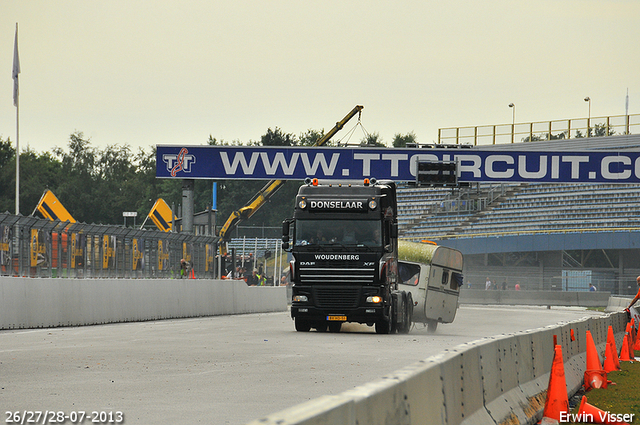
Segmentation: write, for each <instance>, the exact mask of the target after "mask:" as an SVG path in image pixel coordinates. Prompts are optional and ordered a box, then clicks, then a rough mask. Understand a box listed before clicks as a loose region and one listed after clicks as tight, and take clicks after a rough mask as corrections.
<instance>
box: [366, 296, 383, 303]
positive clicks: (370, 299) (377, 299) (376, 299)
mask: <svg viewBox="0 0 640 425" xmlns="http://www.w3.org/2000/svg"><path fill="white" fill-rule="evenodd" d="M367 302H368V303H374V304H380V303H381V302H382V297H380V296H378V295H373V296H370V297H367Z"/></svg>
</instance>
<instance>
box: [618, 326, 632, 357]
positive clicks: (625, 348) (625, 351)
mask: <svg viewBox="0 0 640 425" xmlns="http://www.w3.org/2000/svg"><path fill="white" fill-rule="evenodd" d="M633 360H634V359H632V358H631V357H630V356H629V333H628V332H625V334H624V339H623V340H622V348H621V349H620V361H621V362H631V361H633Z"/></svg>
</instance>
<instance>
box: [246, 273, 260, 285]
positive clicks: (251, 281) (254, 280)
mask: <svg viewBox="0 0 640 425" xmlns="http://www.w3.org/2000/svg"><path fill="white" fill-rule="evenodd" d="M258 283H259V279H258V269H253V273H251V275H249V276H248V277H247V285H249V286H256V285H258Z"/></svg>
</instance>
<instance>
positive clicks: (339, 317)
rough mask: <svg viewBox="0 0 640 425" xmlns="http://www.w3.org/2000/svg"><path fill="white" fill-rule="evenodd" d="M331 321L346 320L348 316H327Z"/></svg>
mask: <svg viewBox="0 0 640 425" xmlns="http://www.w3.org/2000/svg"><path fill="white" fill-rule="evenodd" d="M327 320H329V321H337V322H346V321H347V316H327Z"/></svg>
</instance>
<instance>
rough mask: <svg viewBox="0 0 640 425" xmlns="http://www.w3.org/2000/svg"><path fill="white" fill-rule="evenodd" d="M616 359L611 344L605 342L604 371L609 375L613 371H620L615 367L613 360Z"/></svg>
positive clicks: (616, 354) (616, 355)
mask: <svg viewBox="0 0 640 425" xmlns="http://www.w3.org/2000/svg"><path fill="white" fill-rule="evenodd" d="M614 357H615V358H618V353H616V349H615V348H614V347H613V344H612V343H610V342H607V350H606V352H605V356H604V366H603V367H604V371H605V372H607V373H609V372H611V371H613V370H620V367H619V366H616V362H615V361H614V360H613V358H614Z"/></svg>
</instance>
